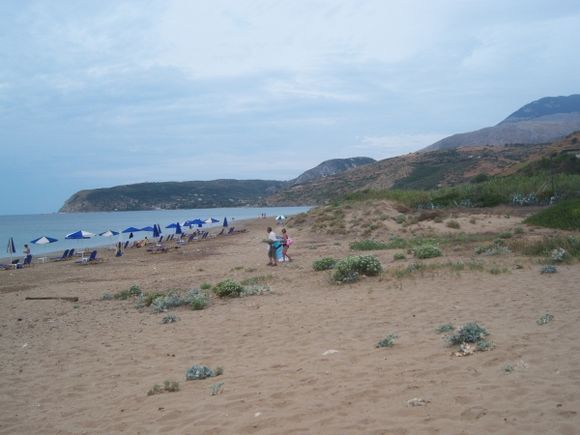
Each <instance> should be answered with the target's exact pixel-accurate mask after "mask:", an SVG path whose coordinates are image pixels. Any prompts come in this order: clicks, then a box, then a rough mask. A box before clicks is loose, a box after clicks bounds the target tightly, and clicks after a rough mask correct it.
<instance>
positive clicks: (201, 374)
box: [185, 364, 215, 381]
mask: <svg viewBox="0 0 580 435" xmlns="http://www.w3.org/2000/svg"><path fill="white" fill-rule="evenodd" d="M214 376H215V372H214V371H213V370H212V369H210V368H209V367H208V366H204V365H201V364H194V365H193V366H191V368H189V369H188V370H187V372H185V379H187V380H188V381H194V380H200V379H205V378H211V377H214Z"/></svg>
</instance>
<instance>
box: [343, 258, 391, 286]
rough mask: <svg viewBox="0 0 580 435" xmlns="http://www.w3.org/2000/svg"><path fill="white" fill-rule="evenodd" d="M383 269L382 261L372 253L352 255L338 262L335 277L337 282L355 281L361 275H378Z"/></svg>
mask: <svg viewBox="0 0 580 435" xmlns="http://www.w3.org/2000/svg"><path fill="white" fill-rule="evenodd" d="M382 270H383V267H382V266H381V263H380V261H379V260H378V259H377V258H376V257H374V256H372V255H361V256H350V257H346V258H344V259H342V260H340V261H339V262H338V263H337V264H336V271H335V272H334V275H333V278H334V280H335V281H337V282H354V281H356V280H357V279H358V276H359V275H366V276H376V275H378V274H379V273H381V271H382Z"/></svg>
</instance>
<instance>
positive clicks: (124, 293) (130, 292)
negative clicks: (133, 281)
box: [113, 285, 142, 301]
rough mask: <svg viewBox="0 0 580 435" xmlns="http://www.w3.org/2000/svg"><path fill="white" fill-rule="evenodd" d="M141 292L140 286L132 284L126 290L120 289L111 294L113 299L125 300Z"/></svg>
mask: <svg viewBox="0 0 580 435" xmlns="http://www.w3.org/2000/svg"><path fill="white" fill-rule="evenodd" d="M141 294H142V292H141V288H140V287H139V286H138V285H132V286H131V287H129V288H128V289H126V290H121V291H120V292H117V293H115V294H114V295H113V297H114V298H115V299H119V300H122V301H126V300H127V299H129V298H134V297H137V296H140V295H141Z"/></svg>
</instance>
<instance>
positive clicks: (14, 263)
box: [11, 254, 32, 269]
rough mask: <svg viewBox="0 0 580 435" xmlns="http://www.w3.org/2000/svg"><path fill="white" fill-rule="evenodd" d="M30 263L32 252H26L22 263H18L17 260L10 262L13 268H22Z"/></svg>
mask: <svg viewBox="0 0 580 435" xmlns="http://www.w3.org/2000/svg"><path fill="white" fill-rule="evenodd" d="M30 265H32V254H28V255H27V256H26V257H24V261H22V263H20V261H18V260H14V261H12V264H11V266H12V268H13V269H23V268H25V267H26V266H30Z"/></svg>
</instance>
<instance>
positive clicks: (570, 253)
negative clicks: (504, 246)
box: [510, 236, 580, 260]
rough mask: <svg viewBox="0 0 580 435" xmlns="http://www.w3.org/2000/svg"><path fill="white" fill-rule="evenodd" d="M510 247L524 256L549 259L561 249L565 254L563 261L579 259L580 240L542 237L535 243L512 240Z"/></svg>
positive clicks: (570, 237)
mask: <svg viewBox="0 0 580 435" xmlns="http://www.w3.org/2000/svg"><path fill="white" fill-rule="evenodd" d="M510 246H511V247H512V248H513V249H514V250H517V251H519V252H521V253H522V254H524V255H534V256H535V255H538V256H544V257H551V255H552V253H553V252H554V250H560V249H563V250H564V251H565V252H566V253H567V255H566V256H565V257H566V258H563V260H565V259H567V258H570V257H577V258H580V240H579V239H578V238H576V237H574V236H567V237H564V236H552V237H544V238H543V239H542V240H539V241H535V242H529V241H527V240H513V241H511V242H510Z"/></svg>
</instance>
